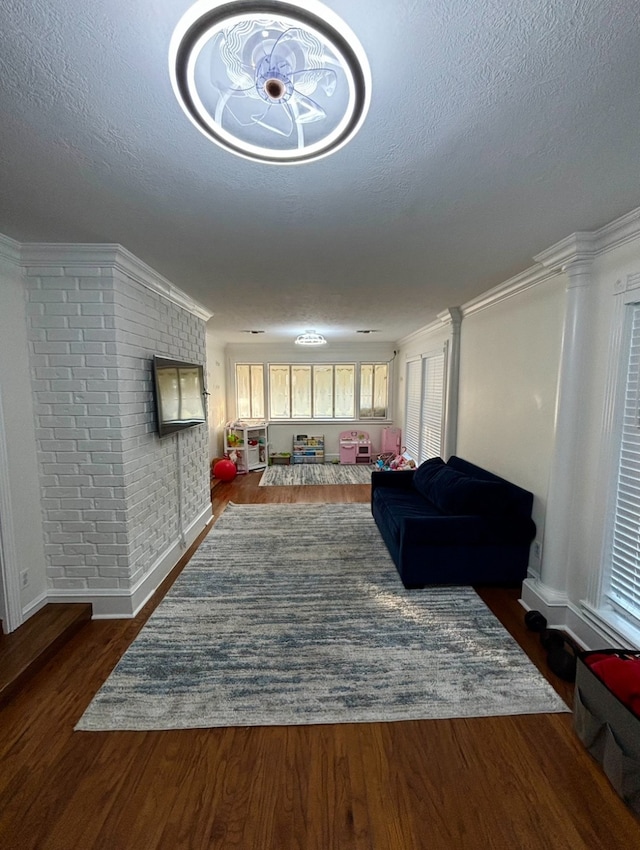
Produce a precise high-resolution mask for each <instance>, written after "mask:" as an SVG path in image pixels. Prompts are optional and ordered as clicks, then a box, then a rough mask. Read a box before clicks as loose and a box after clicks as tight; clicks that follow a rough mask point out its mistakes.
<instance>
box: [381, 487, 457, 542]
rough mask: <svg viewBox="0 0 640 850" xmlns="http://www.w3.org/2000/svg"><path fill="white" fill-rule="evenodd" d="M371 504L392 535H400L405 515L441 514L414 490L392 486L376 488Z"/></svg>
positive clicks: (428, 515) (421, 516)
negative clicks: (396, 488) (398, 488)
mask: <svg viewBox="0 0 640 850" xmlns="http://www.w3.org/2000/svg"><path fill="white" fill-rule="evenodd" d="M390 474H391V475H393V474H394V473H390ZM373 504H374V507H375V508H376V509H377V510H376V512H377V513H378V515H379V516H380V517H381V522H383V523H384V524H385V525H386V526H387V528H388V530H389V531H390V533H391V535H392V537H399V536H400V531H401V529H402V523H403V520H405V519H406V518H407V517H413V518H415V519H424V518H425V517H441V516H442V512H441V511H439V510H438V509H437V508H436V507H434V506H433V505H432V504H431V502H428V501H427V500H426V499H423V498H422V496H420V495H419V494H418V493H416V492H415V491H406V490H394V489H393V488H392V487H381V488H379V489H377V490H376V491H375V492H374V494H373Z"/></svg>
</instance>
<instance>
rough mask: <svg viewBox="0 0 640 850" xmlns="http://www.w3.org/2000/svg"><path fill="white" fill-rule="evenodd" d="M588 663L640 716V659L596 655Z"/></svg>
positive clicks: (619, 697) (590, 657) (588, 659)
mask: <svg viewBox="0 0 640 850" xmlns="http://www.w3.org/2000/svg"><path fill="white" fill-rule="evenodd" d="M586 661H587V664H588V666H589V667H590V668H591V670H593V672H594V673H595V674H596V676H598V678H600V679H602V681H603V682H604V683H605V685H606V686H607V687H608V688H609V690H611V691H612V692H613V693H614V694H615V695H616V696H617V697H618V699H620V700H621V701H622V702H623V703H624V704H625V705H626V706H627V707H628V708H630V709H631V710H632V711H633V712H634V713H635V714H637V715H638V716H640V658H621V657H620V656H619V655H610V654H608V653H594V654H593V655H591V656H589V657H588V658H587V659H586Z"/></svg>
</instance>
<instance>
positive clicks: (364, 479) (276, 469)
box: [259, 463, 375, 487]
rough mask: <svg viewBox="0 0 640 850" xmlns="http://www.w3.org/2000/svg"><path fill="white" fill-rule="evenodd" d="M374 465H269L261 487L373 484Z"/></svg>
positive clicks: (261, 481)
mask: <svg viewBox="0 0 640 850" xmlns="http://www.w3.org/2000/svg"><path fill="white" fill-rule="evenodd" d="M374 468H375V467H374V466H373V465H370V464H357V463H351V464H345V465H344V466H341V465H340V464H338V463H292V464H289V465H286V464H283V465H276V466H268V467H267V468H266V469H265V471H264V474H263V476H262V478H261V479H260V484H259V486H260V487H286V486H287V485H288V484H371V473H372V471H373V470H374Z"/></svg>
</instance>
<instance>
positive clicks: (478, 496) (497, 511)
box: [413, 458, 513, 516]
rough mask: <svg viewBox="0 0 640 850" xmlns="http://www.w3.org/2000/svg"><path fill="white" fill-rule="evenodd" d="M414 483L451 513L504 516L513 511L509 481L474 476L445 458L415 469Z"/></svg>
mask: <svg viewBox="0 0 640 850" xmlns="http://www.w3.org/2000/svg"><path fill="white" fill-rule="evenodd" d="M437 461H439V463H437ZM427 465H428V466H427ZM424 467H427V468H426V469H423V468H424ZM413 486H414V487H415V488H416V490H417V491H418V492H419V493H420V495H422V496H424V498H425V499H428V501H430V502H431V503H432V504H433V505H434V506H435V507H436V508H438V510H440V511H442V512H443V513H445V514H450V515H451V516H458V515H465V516H466V515H473V514H475V515H477V514H480V515H483V516H502V515H504V514H507V513H510V512H511V510H512V503H513V499H512V496H511V493H510V492H509V486H508V484H503V483H502V482H499V481H482V480H481V479H479V478H472V477H471V476H470V475H465V473H464V472H459V471H458V470H457V469H452V468H451V467H450V466H447V464H445V463H444V461H443V460H442V459H441V458H433V459H432V460H428V461H425V463H423V464H421V465H420V466H419V467H418V469H417V470H416V472H415V475H414V479H413Z"/></svg>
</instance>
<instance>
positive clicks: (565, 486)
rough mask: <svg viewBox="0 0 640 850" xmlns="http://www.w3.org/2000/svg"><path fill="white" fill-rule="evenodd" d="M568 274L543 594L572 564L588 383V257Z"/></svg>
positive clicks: (562, 580)
mask: <svg viewBox="0 0 640 850" xmlns="http://www.w3.org/2000/svg"><path fill="white" fill-rule="evenodd" d="M562 271H563V272H564V273H565V274H566V275H567V302H566V310H565V321H564V329H563V335H562V349H561V355H560V370H559V374H558V389H557V396H556V418H555V444H554V451H553V458H552V463H551V472H550V477H549V490H548V495H547V509H546V520H545V532H544V544H543V550H542V551H543V558H542V570H541V583H542V585H543V586H544V587H543V588H541V589H542V590H543V591H544V592H545V595H546V596H547V597H548V598H550V599H551V598H554V597H555V598H557V599H559V598H561V597H563V596H565V595H566V588H567V575H568V572H569V570H570V568H571V538H572V530H573V529H574V527H575V522H574V516H573V505H574V502H575V499H574V493H575V486H576V480H577V476H576V472H577V470H578V469H579V468H580V464H581V463H583V462H584V458H583V457H581V451H580V445H581V440H580V435H581V430H582V416H583V413H582V411H583V407H584V405H583V404H582V395H583V392H584V388H585V386H587V385H588V377H589V376H588V369H589V366H588V353H589V340H590V327H591V309H590V300H591V298H590V295H591V279H592V278H591V259H590V258H582V259H580V258H575V259H572V260H571V261H569V262H567V263H565V264H564V265H563V266H562Z"/></svg>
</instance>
